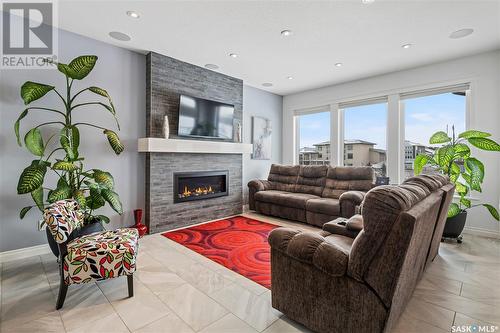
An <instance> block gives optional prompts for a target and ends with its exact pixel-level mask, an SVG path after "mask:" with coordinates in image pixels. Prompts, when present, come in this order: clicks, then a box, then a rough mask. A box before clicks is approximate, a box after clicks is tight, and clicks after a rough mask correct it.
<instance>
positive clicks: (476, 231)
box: [463, 227, 500, 239]
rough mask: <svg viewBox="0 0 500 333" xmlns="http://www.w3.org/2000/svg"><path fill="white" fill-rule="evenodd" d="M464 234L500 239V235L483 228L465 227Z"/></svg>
mask: <svg viewBox="0 0 500 333" xmlns="http://www.w3.org/2000/svg"><path fill="white" fill-rule="evenodd" d="M463 233H464V234H468V235H474V236H482V237H488V238H496V239H500V233H498V232H495V231H491V230H488V229H483V228H474V227H465V228H464V231H463Z"/></svg>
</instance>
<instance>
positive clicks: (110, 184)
mask: <svg viewBox="0 0 500 333" xmlns="http://www.w3.org/2000/svg"><path fill="white" fill-rule="evenodd" d="M92 171H94V174H93V178H94V180H95V181H96V182H97V183H99V184H101V185H104V186H105V187H106V188H108V189H110V190H112V189H113V188H114V187H115V180H114V179H113V176H112V175H111V174H110V173H109V172H106V171H102V170H99V169H93V170H92Z"/></svg>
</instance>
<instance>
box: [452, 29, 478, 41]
mask: <svg viewBox="0 0 500 333" xmlns="http://www.w3.org/2000/svg"><path fill="white" fill-rule="evenodd" d="M473 32H474V29H470V28H469V29H460V30H457V31H453V32H452V33H451V34H450V38H451V39H458V38H464V37H467V36H469V35H470V34H472V33H473Z"/></svg>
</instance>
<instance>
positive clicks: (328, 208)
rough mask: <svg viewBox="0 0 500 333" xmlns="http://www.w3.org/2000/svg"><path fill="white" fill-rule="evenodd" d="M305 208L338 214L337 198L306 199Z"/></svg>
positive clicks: (311, 210) (332, 214) (328, 213)
mask: <svg viewBox="0 0 500 333" xmlns="http://www.w3.org/2000/svg"><path fill="white" fill-rule="evenodd" d="M306 210H308V211H310V212H315V213H321V214H326V215H331V216H340V203H339V200H338V199H330V198H318V199H311V200H308V201H307V204H306Z"/></svg>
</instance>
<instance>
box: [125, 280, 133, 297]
mask: <svg viewBox="0 0 500 333" xmlns="http://www.w3.org/2000/svg"><path fill="white" fill-rule="evenodd" d="M127 284H128V297H134V276H133V275H127Z"/></svg>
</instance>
